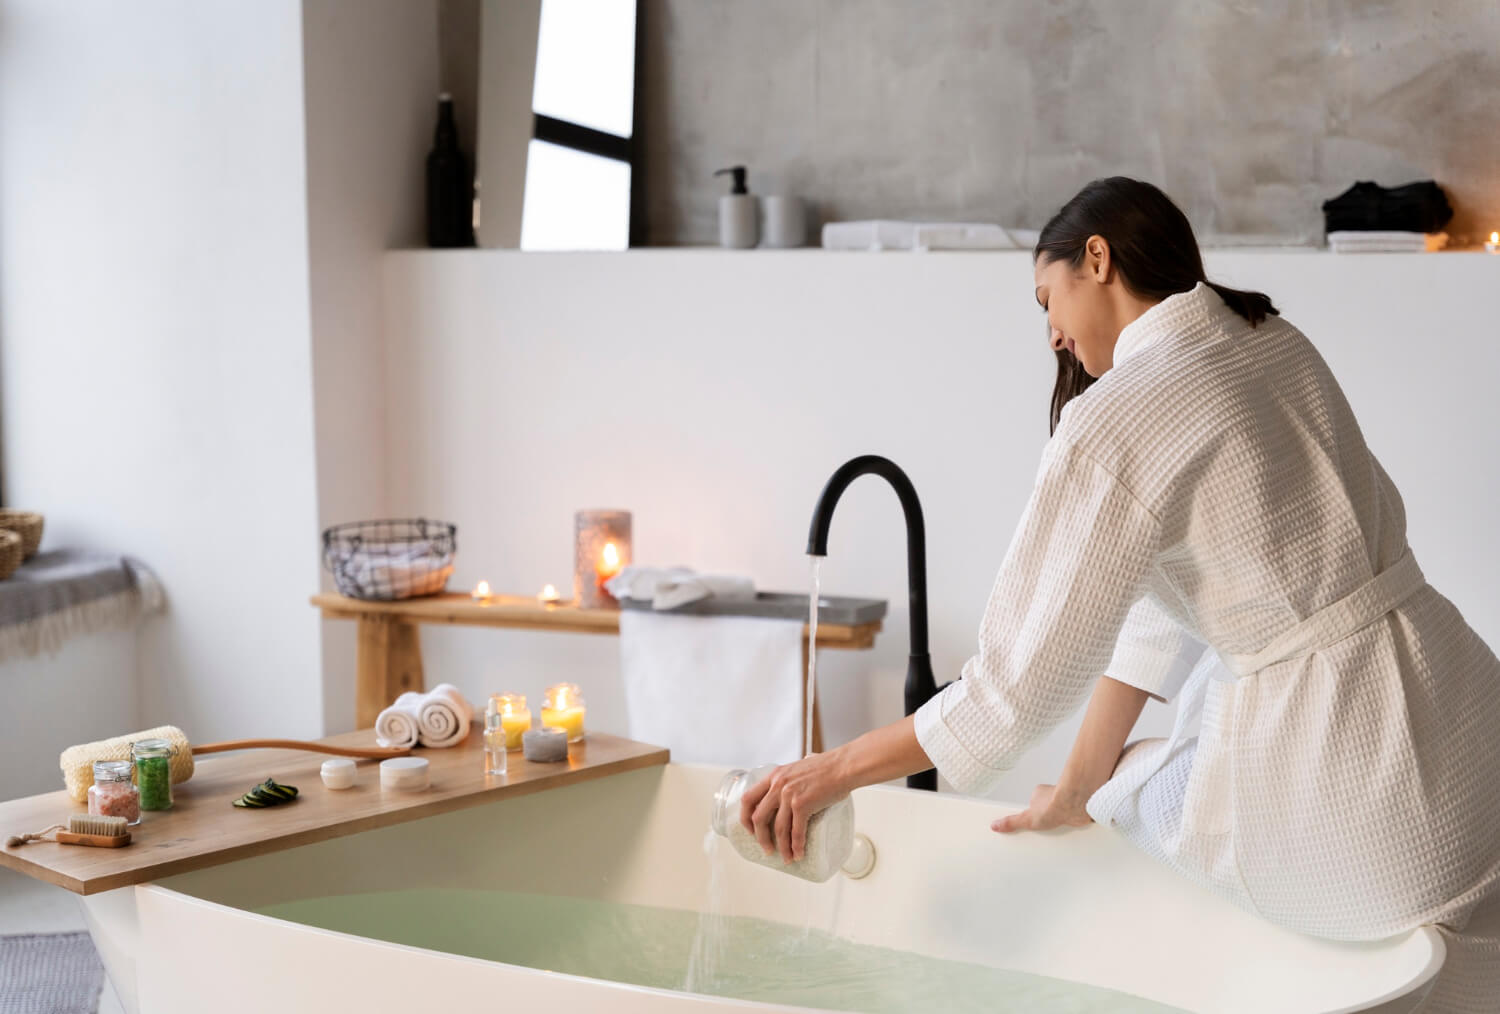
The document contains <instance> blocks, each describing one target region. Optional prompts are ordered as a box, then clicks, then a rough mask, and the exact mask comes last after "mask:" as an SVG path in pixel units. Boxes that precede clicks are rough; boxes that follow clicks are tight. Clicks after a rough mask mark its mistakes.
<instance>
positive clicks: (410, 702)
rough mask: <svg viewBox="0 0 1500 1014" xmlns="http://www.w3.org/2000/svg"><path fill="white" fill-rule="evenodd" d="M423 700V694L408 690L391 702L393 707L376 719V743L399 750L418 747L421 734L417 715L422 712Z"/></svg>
mask: <svg viewBox="0 0 1500 1014" xmlns="http://www.w3.org/2000/svg"><path fill="white" fill-rule="evenodd" d="M422 700H423V695H422V694H419V693H415V692H414V691H411V690H408V691H407V692H406V693H404V694H402V695H401V696H400V697H397V698H396V699H395V700H394V701H393V702H391V706H390V707H388V708H386V709H385V710H384V711H382V712H381V713H380V716H379V717H378V718H376V719H375V742H377V743H379V744H380V745H381V746H385V747H396V748H397V749H399V750H410V749H411V748H412V747H414V746H416V745H417V739H418V736H419V734H420V733H421V727H420V725H419V724H418V722H417V715H418V713H419V712H420V711H421V708H422Z"/></svg>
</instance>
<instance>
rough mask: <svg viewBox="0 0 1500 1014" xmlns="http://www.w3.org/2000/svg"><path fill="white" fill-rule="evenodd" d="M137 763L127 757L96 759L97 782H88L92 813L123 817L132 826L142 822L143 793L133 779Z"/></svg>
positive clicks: (95, 777)
mask: <svg viewBox="0 0 1500 1014" xmlns="http://www.w3.org/2000/svg"><path fill="white" fill-rule="evenodd" d="M134 773H135V766H134V765H133V764H131V763H130V761H128V760H111V761H94V784H93V785H90V786H89V815H90V816H91V817H124V818H125V823H126V824H129V825H131V826H134V825H136V824H139V823H140V822H141V794H140V791H139V790H138V789H136V787H135V783H134V782H132V781H131V780H130V779H131V776H132V775H133V774H134Z"/></svg>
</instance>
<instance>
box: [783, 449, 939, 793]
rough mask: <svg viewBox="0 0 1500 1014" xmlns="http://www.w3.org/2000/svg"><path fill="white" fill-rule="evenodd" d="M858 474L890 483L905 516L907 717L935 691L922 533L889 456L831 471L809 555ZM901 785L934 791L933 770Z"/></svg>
mask: <svg viewBox="0 0 1500 1014" xmlns="http://www.w3.org/2000/svg"><path fill="white" fill-rule="evenodd" d="M861 475H878V476H880V477H881V478H883V479H885V480H886V481H887V482H889V483H890V484H891V486H892V487H894V488H895V490H896V496H897V497H899V498H900V500H901V509H902V510H903V511H904V512H905V514H906V584H907V599H908V604H909V609H910V617H911V659H910V661H909V662H908V664H907V668H906V694H905V696H906V713H907V714H908V715H910V714H911V713H913V712H914V711H916V710H917V709H918V708H920V707H921V706H922V705H923V704H925V703H926V702H927V701H928V700H929V699H930V698H931V697H932V696H933V695H934V694H936V693H937V692H938V686H937V681H936V680H935V679H934V677H933V675H932V658H931V656H930V655H929V654H928V651H927V530H926V528H925V527H924V525H923V523H922V504H921V502H920V501H919V500H918V499H917V490H916V487H915V486H913V485H912V483H911V480H910V479H908V478H907V477H906V473H905V472H903V471H901V469H900V467H898V466H897V465H896V463H895V462H894V461H891V460H890V459H889V458H882V457H881V456H880V455H878V454H865V455H861V456H860V457H857V458H853V459H851V460H849V461H847V462H845V463H844V464H843V465H842V466H841V467H840V468H839V470H838V471H836V472H834V473H833V476H832V478H830V479H829V480H828V484H827V485H826V486H824V487H823V492H822V493H821V494H820V495H819V496H818V503H817V506H816V507H814V508H813V518H812V527H811V529H810V530H809V532H808V535H807V553H808V555H809V556H827V555H828V528H829V525H830V524H832V522H833V509H834V507H836V506H837V505H838V502H839V497H841V496H843V494H844V490H846V489H848V488H849V484H850V483H851V482H853V481H854V480H855V479H857V478H859V477H860V476H861ZM906 784H907V785H908V786H909V787H911V788H914V789H934V790H935V789H936V788H937V772H936V771H931V770H929V771H924V772H922V773H921V774H916V775H911V776H910V777H908V778H907V779H906Z"/></svg>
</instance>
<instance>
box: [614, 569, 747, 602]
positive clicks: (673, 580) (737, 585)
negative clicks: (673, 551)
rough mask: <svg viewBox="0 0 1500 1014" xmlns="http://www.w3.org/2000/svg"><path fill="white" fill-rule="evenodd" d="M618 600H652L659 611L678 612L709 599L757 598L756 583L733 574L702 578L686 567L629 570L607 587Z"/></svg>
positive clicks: (745, 599)
mask: <svg viewBox="0 0 1500 1014" xmlns="http://www.w3.org/2000/svg"><path fill="white" fill-rule="evenodd" d="M604 587H605V590H606V591H608V592H609V593H610V594H611V595H613V596H614V597H615V598H617V599H627V598H628V599H639V600H642V601H645V600H649V601H650V602H651V608H652V609H656V610H669V609H676V608H678V607H679V606H685V605H687V604H688V603H691V602H697V601H699V600H700V599H706V598H709V597H713V598H717V599H727V600H729V601H747V600H750V599H753V598H755V582H754V581H752V580H750V579H749V578H748V577H738V576H735V575H731V574H699V573H696V572H694V571H692V570H689V569H688V568H686V567H640V566H634V565H632V566H629V567H626V568H625V569H624V570H622V571H620V573H618V574H616V575H615V576H614V577H612V578H610V579H609V580H608V581H606V582H605V584H604Z"/></svg>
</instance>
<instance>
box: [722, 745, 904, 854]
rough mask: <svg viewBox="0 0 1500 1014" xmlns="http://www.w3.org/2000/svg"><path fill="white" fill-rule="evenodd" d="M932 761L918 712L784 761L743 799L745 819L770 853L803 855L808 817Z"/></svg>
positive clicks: (747, 790) (742, 814)
mask: <svg viewBox="0 0 1500 1014" xmlns="http://www.w3.org/2000/svg"><path fill="white" fill-rule="evenodd" d="M930 767H932V761H930V760H928V759H927V754H926V752H924V751H923V750H922V747H921V744H919V743H918V742H917V733H916V727H915V725H914V723H913V720H912V716H910V715H908V716H906V717H905V718H903V719H901V720H900V721H898V722H892V723H891V724H890V725H884V726H881V727H880V728H878V729H871V730H870V731H869V732H867V733H865V734H864V735H863V736H860V737H859V738H858V739H855V740H852V741H851V742H848V743H845V744H844V745H843V746H841V747H837V748H835V749H833V750H830V751H828V752H827V753H815V754H810V755H809V756H807V757H804V758H803V759H802V760H800V761H796V762H794V763H792V764H783V765H782V766H780V767H778V768H777V769H776V770H775V771H773V772H771V776H770V777H769V778H767V779H765V780H763V781H762V782H761V783H760V784H759V785H753V786H751V787H750V788H749V789H746V790H745V794H744V795H743V796H742V797H740V823H741V824H742V825H744V827H745V830H747V831H749V832H750V833H751V834H753V835H755V837H756V840H758V841H759V842H760V846H761V848H762V849H763V850H765V853H766V854H767V855H770V854H771V853H772V852H773V851H779V852H780V853H781V858H782V859H783V860H785V861H786V862H791V861H792V860H794V859H801V858H802V856H803V852H804V850H805V848H806V846H807V820H808V818H809V817H811V816H812V815H813V814H815V813H817V812H818V811H819V810H822V809H823V808H824V807H826V806H829V805H830V804H832V803H835V802H837V801H838V800H839V799H841V798H843V797H844V796H847V795H848V794H849V793H851V792H853V791H854V790H855V789H857V788H859V787H860V786H863V785H875V784H877V783H879V782H885V781H889V780H891V779H892V778H901V777H904V776H906V775H912V774H916V773H917V772H918V771H926V770H927V769H928V768H930Z"/></svg>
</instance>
